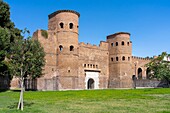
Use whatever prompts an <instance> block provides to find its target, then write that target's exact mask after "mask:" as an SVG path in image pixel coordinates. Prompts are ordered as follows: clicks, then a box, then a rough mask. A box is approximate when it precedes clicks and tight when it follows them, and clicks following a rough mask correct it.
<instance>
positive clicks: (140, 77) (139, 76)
mask: <svg viewBox="0 0 170 113" xmlns="http://www.w3.org/2000/svg"><path fill="white" fill-rule="evenodd" d="M138 79H142V69H141V68H138Z"/></svg>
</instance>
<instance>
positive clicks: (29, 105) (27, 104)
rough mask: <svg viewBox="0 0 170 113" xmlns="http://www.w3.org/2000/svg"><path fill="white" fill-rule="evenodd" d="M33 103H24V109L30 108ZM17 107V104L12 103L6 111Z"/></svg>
mask: <svg viewBox="0 0 170 113" xmlns="http://www.w3.org/2000/svg"><path fill="white" fill-rule="evenodd" d="M33 104H34V103H33V102H24V107H31V106H32V105H33ZM17 106H18V102H14V103H13V104H11V105H9V106H7V108H8V109H16V108H17Z"/></svg>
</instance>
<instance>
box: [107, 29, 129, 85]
mask: <svg viewBox="0 0 170 113" xmlns="http://www.w3.org/2000/svg"><path fill="white" fill-rule="evenodd" d="M107 42H108V43H109V88H116V87H118V88H125V87H132V79H131V76H132V66H131V56H132V43H131V41H130V34H129V33H126V32H119V33H115V34H113V35H109V36H107Z"/></svg>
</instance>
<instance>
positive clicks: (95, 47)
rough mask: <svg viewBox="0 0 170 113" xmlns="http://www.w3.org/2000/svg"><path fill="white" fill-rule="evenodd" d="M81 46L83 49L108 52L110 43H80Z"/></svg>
mask: <svg viewBox="0 0 170 113" xmlns="http://www.w3.org/2000/svg"><path fill="white" fill-rule="evenodd" d="M79 46H83V47H87V48H91V49H104V50H108V43H107V42H105V41H100V44H99V45H95V44H93V45H92V44H90V43H87V44H85V43H84V42H80V43H79Z"/></svg>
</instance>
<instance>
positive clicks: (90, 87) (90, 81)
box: [87, 78, 94, 89]
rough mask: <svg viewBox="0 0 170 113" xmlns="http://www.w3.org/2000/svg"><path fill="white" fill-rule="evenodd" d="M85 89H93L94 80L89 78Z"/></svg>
mask: <svg viewBox="0 0 170 113" xmlns="http://www.w3.org/2000/svg"><path fill="white" fill-rule="evenodd" d="M87 88H88V89H94V80H93V79H92V78H90V79H89V80H88V82H87Z"/></svg>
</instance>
